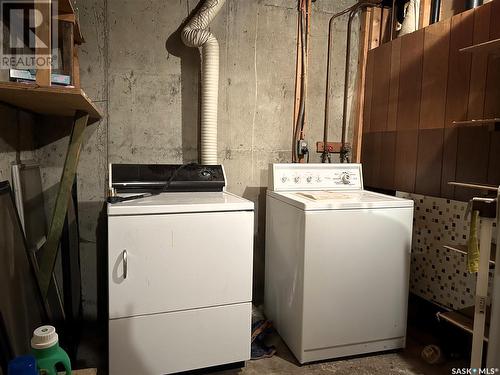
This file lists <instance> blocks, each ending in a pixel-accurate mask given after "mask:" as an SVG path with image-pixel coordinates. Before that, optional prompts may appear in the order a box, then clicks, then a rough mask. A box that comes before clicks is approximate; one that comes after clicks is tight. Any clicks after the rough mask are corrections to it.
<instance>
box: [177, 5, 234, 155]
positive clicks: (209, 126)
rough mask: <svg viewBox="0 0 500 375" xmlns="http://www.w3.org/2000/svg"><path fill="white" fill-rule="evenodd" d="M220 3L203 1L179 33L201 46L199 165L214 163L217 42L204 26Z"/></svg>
mask: <svg viewBox="0 0 500 375" xmlns="http://www.w3.org/2000/svg"><path fill="white" fill-rule="evenodd" d="M224 3H225V0H205V2H204V3H203V5H202V6H201V7H200V9H199V10H198V12H196V14H195V15H194V16H193V17H192V18H191V20H190V21H189V22H188V23H187V24H186V26H185V27H184V28H183V29H182V33H181V38H182V41H183V42H184V44H185V45H187V46H189V47H201V142H200V143H201V164H217V105H218V94H219V43H218V42H217V39H216V38H215V36H214V35H213V34H212V33H211V32H210V31H209V30H208V26H209V24H210V22H212V20H213V19H214V18H215V16H216V15H217V13H218V12H219V11H220V9H221V8H222V6H223V5H224Z"/></svg>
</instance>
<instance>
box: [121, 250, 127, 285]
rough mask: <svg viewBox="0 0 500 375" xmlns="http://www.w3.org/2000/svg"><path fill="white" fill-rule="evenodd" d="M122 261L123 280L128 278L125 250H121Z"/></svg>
mask: <svg viewBox="0 0 500 375" xmlns="http://www.w3.org/2000/svg"><path fill="white" fill-rule="evenodd" d="M122 259H123V279H124V280H125V279H126V278H127V276H128V254H127V250H123V252H122Z"/></svg>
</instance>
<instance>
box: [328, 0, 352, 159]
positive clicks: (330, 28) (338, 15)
mask: <svg viewBox="0 0 500 375" xmlns="http://www.w3.org/2000/svg"><path fill="white" fill-rule="evenodd" d="M356 6H357V4H355V5H353V6H351V7H349V8H347V9H344V10H343V11H341V12H338V13H336V14H334V15H333V16H332V17H331V18H330V22H329V23H328V49H327V55H326V56H327V58H326V91H325V117H324V123H323V154H322V155H321V162H322V163H326V161H327V160H328V159H329V152H328V148H327V143H328V124H329V122H330V65H331V61H330V58H331V51H332V44H333V40H332V27H333V21H335V19H337V18H338V17H340V16H343V15H344V14H346V13H348V12H349V11H352V9H354V8H355V7H356Z"/></svg>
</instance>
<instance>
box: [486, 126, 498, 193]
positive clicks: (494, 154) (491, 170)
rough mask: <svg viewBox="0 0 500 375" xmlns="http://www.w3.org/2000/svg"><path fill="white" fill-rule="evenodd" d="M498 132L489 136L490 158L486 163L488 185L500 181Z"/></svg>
mask: <svg viewBox="0 0 500 375" xmlns="http://www.w3.org/2000/svg"><path fill="white" fill-rule="evenodd" d="M498 155H500V132H495V133H492V134H491V143H490V158H489V161H488V184H497V183H498V181H500V157H499V156H498Z"/></svg>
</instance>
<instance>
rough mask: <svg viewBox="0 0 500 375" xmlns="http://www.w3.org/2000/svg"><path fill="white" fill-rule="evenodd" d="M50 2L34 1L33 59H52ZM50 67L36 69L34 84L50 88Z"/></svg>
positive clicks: (43, 0) (45, 0) (48, 0)
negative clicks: (34, 36)
mask: <svg viewBox="0 0 500 375" xmlns="http://www.w3.org/2000/svg"><path fill="white" fill-rule="evenodd" d="M51 6H52V3H51V0H35V25H36V26H37V27H36V28H35V35H36V38H35V59H38V58H40V57H43V58H47V57H52V45H51V44H52V42H51V34H52V33H51V27H52V7H51ZM51 72H52V68H51V65H50V64H49V65H48V66H43V67H40V68H37V69H36V83H37V84H38V85H41V86H50V75H51Z"/></svg>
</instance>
